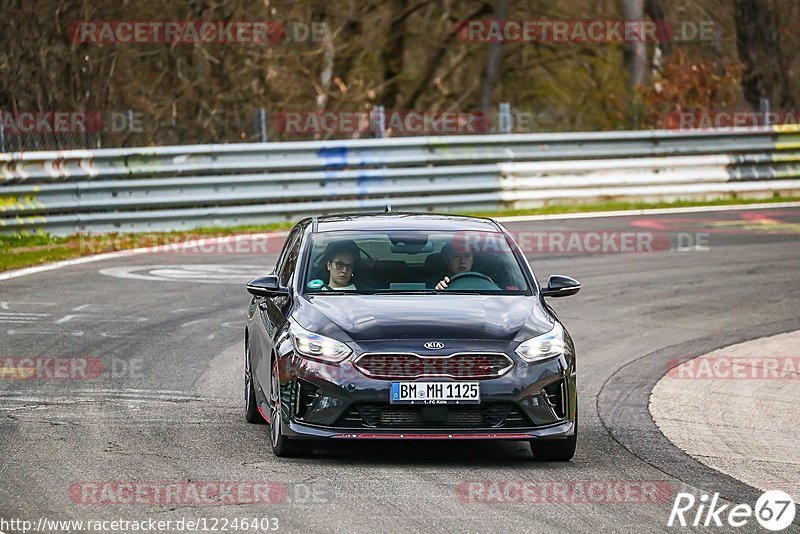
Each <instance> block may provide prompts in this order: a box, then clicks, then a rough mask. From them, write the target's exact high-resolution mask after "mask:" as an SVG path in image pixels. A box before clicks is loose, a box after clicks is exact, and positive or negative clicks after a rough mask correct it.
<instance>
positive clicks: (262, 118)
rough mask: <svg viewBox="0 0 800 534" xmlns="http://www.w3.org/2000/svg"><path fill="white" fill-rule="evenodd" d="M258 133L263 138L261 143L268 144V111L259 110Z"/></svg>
mask: <svg viewBox="0 0 800 534" xmlns="http://www.w3.org/2000/svg"><path fill="white" fill-rule="evenodd" d="M258 133H259V135H260V137H261V142H262V143H266V142H267V110H265V109H264V108H258Z"/></svg>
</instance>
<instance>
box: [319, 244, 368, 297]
mask: <svg viewBox="0 0 800 534" xmlns="http://www.w3.org/2000/svg"><path fill="white" fill-rule="evenodd" d="M324 257H325V261H326V268H327V269H328V273H329V277H328V284H327V286H323V289H328V290H334V291H347V290H351V291H355V290H356V286H355V284H354V283H353V277H354V276H355V274H356V271H357V269H358V266H359V263H360V262H359V258H360V254H359V250H358V246H356V244H355V242H354V241H349V240H348V241H334V242H333V243H329V244H328V246H327V247H326V248H325V256H324Z"/></svg>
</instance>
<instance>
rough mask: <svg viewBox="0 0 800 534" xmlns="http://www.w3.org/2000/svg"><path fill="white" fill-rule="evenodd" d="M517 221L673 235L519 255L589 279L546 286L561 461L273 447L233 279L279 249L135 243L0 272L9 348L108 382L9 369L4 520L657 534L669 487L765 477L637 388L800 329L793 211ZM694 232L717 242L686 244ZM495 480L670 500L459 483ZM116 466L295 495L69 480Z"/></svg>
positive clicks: (441, 447) (797, 225)
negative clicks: (113, 495) (554, 325)
mask: <svg viewBox="0 0 800 534" xmlns="http://www.w3.org/2000/svg"><path fill="white" fill-rule="evenodd" d="M506 226H507V227H508V228H509V230H511V231H512V232H542V231H548V232H586V231H606V232H620V231H626V232H631V231H634V232H636V231H638V232H643V231H644V232H656V233H657V234H656V239H655V241H654V243H656V246H657V248H666V249H670V248H672V249H673V250H659V251H654V252H647V253H624V254H623V253H614V252H613V251H611V252H609V253H584V252H581V251H579V250H573V251H572V252H571V253H555V254H547V253H542V252H535V251H532V250H529V251H528V256H529V258H530V259H531V262H532V265H533V267H534V270H535V271H536V274H537V276H538V278H539V281H540V283H543V282H544V281H545V280H546V278H547V276H548V275H550V274H556V273H558V274H568V275H571V276H574V277H576V278H578V279H579V280H581V281H582V282H583V289H582V290H581V292H580V293H579V294H578V295H576V296H574V297H570V298H565V299H552V300H551V303H552V305H553V306H554V308H555V309H556V310H557V312H558V314H559V316H560V318H561V319H562V321H563V322H564V323H565V324H566V325H567V328H568V329H569V330H570V332H571V334H572V336H573V338H574V340H575V343H576V346H577V350H578V387H579V396H580V398H579V404H580V425H579V439H578V451H577V454H576V456H575V458H574V459H573V460H572V461H571V462H568V463H542V462H537V461H534V460H533V459H532V456H531V453H530V450H529V448H528V446H527V445H526V444H524V443H522V442H484V441H482V442H402V443H396V442H391V443H390V442H358V443H356V442H347V443H338V442H337V443H332V444H325V445H323V446H321V447H320V448H318V450H317V452H316V454H315V455H314V456H313V457H312V458H308V459H278V458H275V457H274V456H273V455H272V453H271V452H270V451H269V447H268V439H269V438H268V434H267V430H266V427H265V426H258V425H250V424H247V423H246V422H245V420H244V414H243V403H242V396H243V391H242V390H243V388H242V372H243V359H242V355H243V342H242V337H243V335H242V334H243V328H244V317H245V312H246V309H247V305H248V302H249V296H248V295H247V293H246V292H245V290H244V285H243V283H244V282H245V281H246V280H247V279H248V278H249V277H250V275H251V274H252V275H253V276H255V275H256V274H259V273H261V272H267V271H269V270H270V269H271V268H272V265H273V264H274V261H275V254H274V253H273V254H268V255H266V256H265V255H262V254H259V255H255V254H243V255H236V254H145V255H139V256H132V257H120V258H114V259H108V260H103V261H99V262H95V263H87V264H82V265H74V266H69V267H65V268H60V269H57V270H53V271H49V272H43V273H38V274H33V275H29V276H24V277H21V278H15V279H11V280H6V281H3V282H0V347H2V348H1V349H0V356H3V357H5V358H7V357H9V356H10V357H25V356H45V357H72V358H83V359H84V360H83V361H84V362H86V361H89V362H90V364H91V362H96V360H92V358H96V359H97V360H99V361H100V362H102V366H103V367H102V369H103V370H102V372H101V373H100V374H99V376H97V377H96V378H93V377H88V378H87V375H86V374H84V375H81V376H83V377H84V378H81V379H52V378H51V379H41V378H40V379H35V380H15V379H10V378H9V377H8V376H6V377H5V379H0V451H1V452H0V458H2V459H1V460H0V481H1V483H0V517H2V518H6V519H8V518H18V519H29V520H32V521H34V522H36V521H38V519H39V518H40V517H48V518H51V519H83V520H88V519H145V518H149V517H154V518H156V519H178V518H201V517H206V518H215V517H216V518H222V517H226V518H230V519H233V518H245V517H247V518H272V517H274V518H278V521H279V525H280V531H287V532H310V531H314V532H325V531H359V532H370V531H375V530H379V531H409V530H410V531H419V530H425V531H428V530H434V531H484V532H485V531H499V532H503V531H522V530H527V531H535V532H538V531H545V532H553V531H569V532H590V531H615V532H660V531H663V530H665V528H666V527H665V525H666V522H667V519H668V516H669V511H670V509H671V506H672V495H674V493H675V492H677V491H689V492H693V493H694V494H695V495H697V496H699V495H700V494H701V493H703V492H705V493H714V492H720V493H721V496H722V497H723V498H724V499H725V500H726V501H730V502H735V503H740V502H750V503H751V504H752V503H753V500H754V498H755V497H756V496H757V495H758V494H759V493H760V492H757V491H756V490H754V489H753V488H751V487H749V486H746V485H744V484H742V483H740V482H738V481H736V480H735V479H732V478H730V477H728V476H725V475H722V474H720V473H717V472H716V471H713V470H711V469H709V468H707V467H705V466H703V465H701V464H699V463H697V462H695V461H694V460H692V459H691V458H690V457H689V456H687V455H685V454H684V453H682V452H681V451H680V450H678V449H676V448H675V447H673V446H672V445H671V444H670V443H669V442H668V441H667V440H666V438H664V437H663V436H662V435H661V434H660V433H659V432H658V430H657V429H656V427H655V426H654V424H653V422H652V419H651V418H650V416H649V413H648V411H647V402H648V398H649V394H650V391H651V390H652V387H653V385H654V384H655V383H656V381H657V380H658V379H659V378H660V377H661V376H662V375H663V374H664V373H665V372H666V371H667V366H668V362H669V361H671V360H673V359H674V358H676V357H681V358H686V357H690V356H695V355H699V354H702V353H705V352H708V351H709V350H711V349H714V348H716V347H720V346H724V345H728V344H730V343H734V342H738V341H742V340H744V339H750V338H755V337H759V336H762V335H769V334H775V333H778V332H783V331H789V330H795V329H798V328H800V318H798V311H799V310H800V276H798V275H799V274H800V268H799V267H800V209H798V208H791V209H790V208H781V209H762V210H747V211H744V210H743V211H725V212H715V213H692V214H671V215H658V216H627V217H614V218H602V219H577V220H557V221H552V220H551V221H536V222H514V223H507V224H506ZM660 232H664V234H663V235H662V234H660ZM677 232H684V233H685V235H683V236H679V235H678V233H677ZM698 233H699V234H700V235H699V238H700V240H701V241H700V242H701V244H702V245H704V246H705V247H707V249H705V250H695V249H691V250H674V248H675V246H676V245H678V244H680V245H688V244H689V237H688V236H689V235H691V236H693V237H692V240H694V241H696V240H697V235H696V234H698ZM569 235H571V234H567V236H569ZM576 235H581V234H576ZM679 239H681V240H682V242H681V243H678V242H677V241H678V240H679ZM687 248H688V247H687ZM276 252H277V251H276ZM101 270H102V271H103V272H102V273H101V272H100V271H101ZM220 273H221V274H220ZM132 275H133V276H132ZM141 275H145V279H142V278H136V276H141ZM209 280H214V281H217V282H223V283H202V282H207V281H209ZM198 282H201V283H198ZM89 374H91V373H89ZM487 480H489V481H501V482H502V481H527V482H531V483H544V484H551V485H553V484H556V483H567V484H572V486H571V487H575V485H576V484H579V482H576V481H609V482H612V483H613V482H626V481H627V482H647V481H653V482H657V483H658V484H660V485H659V487H661V488H663V487H667V488H669V490H670V492H669V495H668V496H667V498H661V499H656V500H657V501H658V502H643V501H646V499H640V500H639V501H640V502H620V500H622V499H620V498H619V496H617V497H613V496H612V497H609V498H606V499H600V502H597V500H595V501H593V502H588V503H587V502H581V501H579V500H577V501H576V500H573V501H572V502H549V503H541V502H522V503H520V502H513V499H509V500H505V499H503V498H500V499H498V498H497V496H496V495H495V496H494V498H493V499H488V500H489V502H473V501H475V500H480V498H479V497H478V496H476V497H474V498H469V497H465V496H464V494H463V493H459V488H462V489H463V488H464V487H465V483H468V482H469V481H487ZM108 481H116V482H120V483H125V482H140V483H142V482H152V483H158V484H174V483H196V482H214V481H219V482H225V481H234V482H243V481H258V482H264V481H268V482H271V483H275V484H277V485H280V487H282V488H283V490H282V491H283V494H282V495H281V496H280V497H279V498H277V499H275V500H278V501H280V502H276V503H272V504H270V503H260V504H246V503H245V504H236V505H232V504H224V505H198V503H197V502H189V503H186V502H182V503H178V504H175V503H171V504H149V503H147V502H145V503H138V504H124V503H120V502H118V501H117V502H114V503H113V504H93V503H91V502H86V501H87V499H86V498H85V496H82V495H81V494H80V491H78V490H80V489H81V488H86V487H90V486H87V484H85V483H97V484H100V483H102V482H108ZM81 484H83V485H81ZM665 485H666V486H665ZM76 487H77V488H78V490H76ZM776 489H780V488H776ZM279 493H280V492H279ZM633 500H634V501H636V499H635V498H634V499H633ZM509 501H510V502H509ZM603 501H606V502H603ZM798 524H799V523H798V520H797V519H795V523H794V525H792V526H791V527H790V529H789V530H793V529H794V530H800V527H798ZM719 530H720V529H718V531H719ZM723 530H727V529H723ZM738 530H739V531H755V530H758V525H757V523H756V522H755V521H754V520H751V521H750V523H749V524H748V526H747V527H744V528H742V529H738Z"/></svg>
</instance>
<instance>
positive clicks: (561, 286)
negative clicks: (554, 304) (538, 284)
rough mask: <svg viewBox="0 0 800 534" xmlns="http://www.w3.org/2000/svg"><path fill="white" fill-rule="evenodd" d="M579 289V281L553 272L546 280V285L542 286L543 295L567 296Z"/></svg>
mask: <svg viewBox="0 0 800 534" xmlns="http://www.w3.org/2000/svg"><path fill="white" fill-rule="evenodd" d="M580 290H581V283H580V282H578V281H577V280H575V279H574V278H570V277H569V276H562V275H560V274H554V275H553V276H551V277H550V278H549V279H548V280H547V286H546V287H543V288H542V296H543V297H568V296H570V295H574V294H575V293H577V292H578V291H580Z"/></svg>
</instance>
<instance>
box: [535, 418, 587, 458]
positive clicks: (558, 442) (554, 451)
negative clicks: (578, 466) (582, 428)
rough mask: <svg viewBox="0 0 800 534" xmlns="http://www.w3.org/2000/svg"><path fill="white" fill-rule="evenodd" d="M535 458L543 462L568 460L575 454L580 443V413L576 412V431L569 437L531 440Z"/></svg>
mask: <svg viewBox="0 0 800 534" xmlns="http://www.w3.org/2000/svg"><path fill="white" fill-rule="evenodd" d="M530 444H531V452H532V453H533V458H534V459H535V460H539V461H543V462H568V461H570V460H572V457H573V456H575V448H576V447H577V445H578V414H575V432H573V433H572V435H571V436H570V437H568V438H567V439H548V440H544V439H543V440H536V439H534V440H531V441H530Z"/></svg>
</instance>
